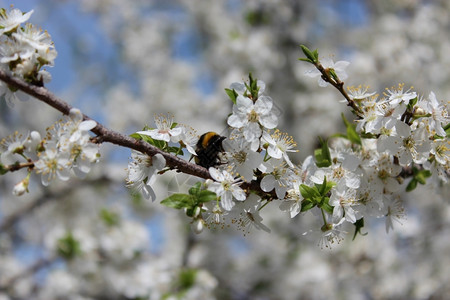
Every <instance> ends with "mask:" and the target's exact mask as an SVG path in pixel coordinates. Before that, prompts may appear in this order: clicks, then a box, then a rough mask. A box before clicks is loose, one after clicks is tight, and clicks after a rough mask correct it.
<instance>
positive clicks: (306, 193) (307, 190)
mask: <svg viewBox="0 0 450 300" xmlns="http://www.w3.org/2000/svg"><path fill="white" fill-rule="evenodd" d="M300 194H302V196H303V198H305V199H310V200H312V199H314V198H316V197H320V193H319V191H318V190H317V188H316V187H310V186H307V185H306V184H300Z"/></svg>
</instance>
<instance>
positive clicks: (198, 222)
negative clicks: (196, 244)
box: [191, 218, 205, 234]
mask: <svg viewBox="0 0 450 300" xmlns="http://www.w3.org/2000/svg"><path fill="white" fill-rule="evenodd" d="M204 227H205V221H204V220H203V219H201V218H198V219H195V220H194V221H192V223H191V228H192V231H194V232H195V233H196V234H200V233H202V232H203V228H204Z"/></svg>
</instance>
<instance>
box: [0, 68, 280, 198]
mask: <svg viewBox="0 0 450 300" xmlns="http://www.w3.org/2000/svg"><path fill="white" fill-rule="evenodd" d="M0 80H2V81H4V82H5V83H7V84H8V85H10V86H13V87H15V88H17V89H19V90H21V91H23V92H25V93H27V94H28V95H30V96H33V97H34V98H36V99H38V100H40V101H42V102H44V103H46V104H48V105H49V106H51V107H53V108H55V109H56V110H58V111H60V112H61V113H63V114H65V115H68V114H69V112H70V110H71V109H72V108H73V107H72V106H71V105H70V104H68V103H67V102H65V101H64V100H62V99H60V98H58V97H57V96H56V95H54V94H53V93H52V92H50V91H49V90H47V89H46V88H45V87H38V86H35V85H32V84H29V83H27V82H24V81H23V80H21V79H19V78H16V77H13V76H11V75H9V74H7V73H6V72H5V71H3V70H0ZM83 119H84V120H93V119H92V118H90V117H89V116H87V115H84V114H83ZM94 121H95V120H94ZM96 122H97V121H96ZM91 131H92V132H93V133H95V134H96V135H97V136H96V137H95V138H94V139H93V140H94V141H96V142H97V143H103V142H108V143H112V144H115V145H119V146H122V147H125V148H129V149H133V150H136V151H139V152H142V153H145V154H147V155H150V156H153V155H155V154H161V155H162V156H163V157H164V158H165V159H166V165H167V166H168V167H169V168H170V169H174V170H177V171H179V172H182V173H184V174H189V175H194V176H196V177H200V178H204V179H209V178H211V176H210V175H209V172H208V170H207V169H206V168H204V167H202V166H199V165H196V164H194V163H190V162H188V161H186V160H184V159H182V158H180V157H178V156H174V155H171V154H169V153H167V152H164V151H162V150H160V149H158V148H156V147H154V146H152V145H150V144H149V143H146V142H144V141H142V140H137V139H135V138H132V137H130V136H126V135H123V134H121V133H119V132H116V131H113V130H111V129H108V128H106V127H105V126H103V125H102V124H100V123H99V122H97V126H95V127H94V128H93V129H92V130H91ZM241 187H242V188H243V189H247V190H254V191H256V192H258V193H259V194H265V195H270V196H271V197H272V198H274V199H276V195H275V191H273V192H272V193H265V192H263V191H262V190H261V188H260V185H259V182H257V181H254V180H253V181H252V182H249V183H246V182H244V183H243V184H242V185H241Z"/></svg>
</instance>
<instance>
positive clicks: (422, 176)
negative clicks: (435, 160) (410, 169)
mask: <svg viewBox="0 0 450 300" xmlns="http://www.w3.org/2000/svg"><path fill="white" fill-rule="evenodd" d="M430 176H431V172H430V171H429V170H421V171H419V172H418V173H417V174H416V175H415V179H416V180H417V181H418V182H419V183H420V184H425V183H426V182H427V180H426V179H427V178H428V177H430Z"/></svg>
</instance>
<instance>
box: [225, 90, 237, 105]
mask: <svg viewBox="0 0 450 300" xmlns="http://www.w3.org/2000/svg"><path fill="white" fill-rule="evenodd" d="M225 92H226V93H227V95H228V97H230V99H231V101H232V102H233V104H236V99H237V97H238V96H239V94H238V93H237V92H236V91H235V90H234V89H232V90H231V89H225Z"/></svg>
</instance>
